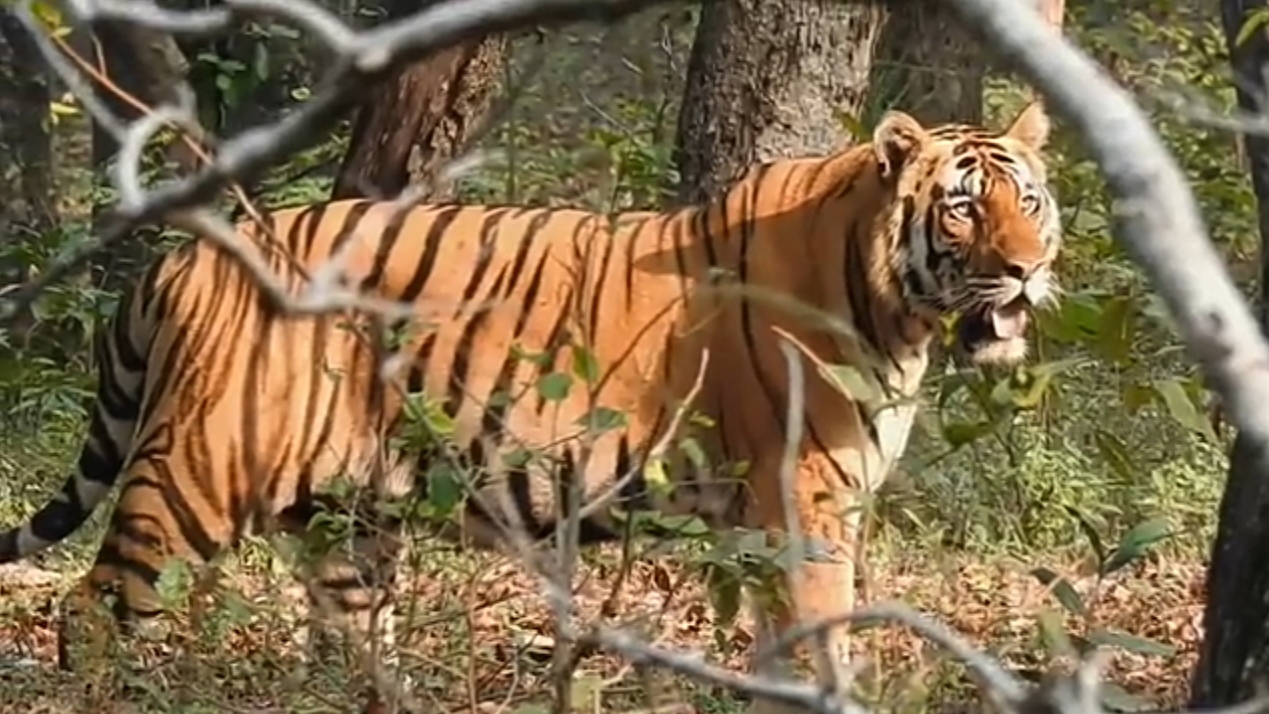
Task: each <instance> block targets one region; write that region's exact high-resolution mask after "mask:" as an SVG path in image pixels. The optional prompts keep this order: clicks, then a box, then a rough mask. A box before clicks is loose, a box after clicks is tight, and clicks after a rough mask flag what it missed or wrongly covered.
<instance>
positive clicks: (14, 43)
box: [0, 8, 57, 280]
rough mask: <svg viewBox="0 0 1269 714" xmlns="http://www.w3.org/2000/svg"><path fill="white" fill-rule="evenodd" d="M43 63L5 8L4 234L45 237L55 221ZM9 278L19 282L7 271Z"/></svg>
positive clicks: (1, 95)
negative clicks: (41, 234) (39, 235)
mask: <svg viewBox="0 0 1269 714" xmlns="http://www.w3.org/2000/svg"><path fill="white" fill-rule="evenodd" d="M43 67H44V60H43V58H42V57H41V56H40V53H39V50H38V49H37V48H36V47H35V43H34V42H33V41H32V40H31V37H30V35H28V34H27V31H26V28H25V27H23V25H22V22H21V21H20V20H18V18H17V17H16V16H15V15H14V14H13V13H12V12H10V11H9V10H7V9H3V8H0V157H3V163H2V164H0V179H3V180H2V181H0V183H3V185H4V186H6V187H8V189H7V190H6V192H5V202H4V206H3V209H2V210H0V236H9V237H10V238H13V239H20V238H21V237H23V236H29V235H32V232H34V233H41V232H43V231H44V230H45V229H47V228H49V227H50V226H52V225H53V224H54V223H55V222H56V220H57V216H56V206H55V205H54V203H53V199H54V196H55V194H56V192H55V191H54V190H53V174H52V170H53V165H52V163H53V162H52V158H53V157H52V145H51V142H50V137H49V132H48V130H47V128H46V124H45V119H46V117H47V116H48V107H49V99H50V96H49V87H48V81H47V77H46V75H45V73H44V69H43ZM4 272H5V275H4V279H6V280H11V279H20V278H17V277H15V276H13V275H11V274H10V271H8V270H5V271H4Z"/></svg>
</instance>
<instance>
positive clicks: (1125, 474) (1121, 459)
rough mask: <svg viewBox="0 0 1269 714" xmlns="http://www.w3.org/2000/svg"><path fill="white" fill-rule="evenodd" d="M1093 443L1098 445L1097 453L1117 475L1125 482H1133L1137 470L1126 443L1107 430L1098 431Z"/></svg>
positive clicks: (1094, 434) (1094, 435)
mask: <svg viewBox="0 0 1269 714" xmlns="http://www.w3.org/2000/svg"><path fill="white" fill-rule="evenodd" d="M1093 442H1094V443H1096V444H1097V453H1099V454H1101V457H1102V459H1104V460H1105V461H1106V465H1108V466H1110V468H1111V470H1112V471H1114V472H1115V475H1116V476H1118V477H1119V478H1121V479H1123V480H1124V481H1125V482H1131V481H1132V476H1133V471H1134V470H1135V469H1133V466H1132V457H1131V456H1129V455H1128V447H1127V446H1125V445H1124V442H1122V441H1120V439H1119V437H1117V436H1115V435H1114V434H1112V433H1110V432H1108V431H1106V430H1105V429H1097V430H1095V431H1094V432H1093Z"/></svg>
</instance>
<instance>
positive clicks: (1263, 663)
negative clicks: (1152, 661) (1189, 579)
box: [1191, 0, 1269, 709]
mask: <svg viewBox="0 0 1269 714" xmlns="http://www.w3.org/2000/svg"><path fill="white" fill-rule="evenodd" d="M1263 7H1264V3H1263V2H1262V0H1222V2H1221V15H1222V20H1223V23H1224V26H1225V37H1226V44H1227V47H1228V48H1229V53H1230V61H1231V63H1232V65H1233V69H1234V74H1235V76H1236V77H1237V78H1238V81H1237V82H1236V83H1235V84H1236V87H1237V90H1238V104H1239V106H1240V107H1241V108H1242V109H1243V110H1244V111H1248V112H1259V111H1260V107H1259V101H1258V99H1257V98H1258V97H1262V96H1265V92H1266V91H1267V90H1269V82H1267V81H1266V77H1265V75H1264V72H1263V68H1264V67H1266V66H1269V34H1266V31H1265V29H1264V28H1261V29H1259V30H1257V31H1256V32H1254V33H1252V34H1251V36H1250V37H1249V38H1248V39H1247V41H1246V42H1244V43H1243V44H1242V45H1239V46H1235V42H1234V40H1235V38H1236V37H1237V36H1238V34H1239V31H1240V29H1241V27H1242V25H1243V23H1244V22H1246V21H1247V19H1248V17H1250V13H1251V12H1252V11H1255V10H1261V9H1263ZM1244 141H1245V144H1244V145H1245V148H1246V152H1247V163H1248V164H1250V166H1251V179H1252V185H1253V187H1254V189H1255V192H1256V201H1257V203H1258V204H1259V217H1260V241H1261V279H1260V292H1261V300H1260V305H1261V313H1260V318H1261V325H1262V327H1266V328H1269V313H1267V312H1266V302H1265V298H1266V297H1269V282H1266V280H1267V279H1269V248H1267V247H1266V244H1265V241H1266V240H1269V140H1266V138H1265V137H1263V136H1261V135H1258V134H1256V133H1249V134H1248V135H1247V136H1246V137H1245V140H1244ZM1266 331H1267V332H1269V329H1266ZM1266 563H1269V444H1259V443H1251V442H1250V441H1249V440H1248V439H1247V438H1246V437H1244V436H1243V435H1242V434H1239V435H1238V436H1237V437H1236V438H1235V439H1234V448H1233V451H1232V453H1231V454H1230V464H1229V479H1228V482H1227V484H1226V486H1225V494H1224V497H1223V498H1222V499H1221V506H1220V521H1219V525H1218V526H1217V531H1216V542H1215V544H1214V545H1213V548H1212V560H1211V564H1210V565H1209V566H1208V572H1207V608H1206V611H1205V612H1204V613H1203V627H1204V631H1205V632H1206V635H1205V637H1204V639H1203V644H1202V646H1201V647H1200V649H1199V660H1198V664H1197V665H1196V666H1195V672H1194V682H1193V688H1192V693H1191V707H1192V708H1195V709H1207V708H1213V707H1221V706H1227V705H1231V704H1234V703H1237V702H1241V701H1244V700H1246V699H1248V698H1250V697H1251V696H1252V695H1253V694H1254V690H1255V689H1258V688H1259V686H1260V685H1262V684H1263V683H1264V681H1265V679H1266V676H1267V675H1269V568H1266V567H1265V564H1266Z"/></svg>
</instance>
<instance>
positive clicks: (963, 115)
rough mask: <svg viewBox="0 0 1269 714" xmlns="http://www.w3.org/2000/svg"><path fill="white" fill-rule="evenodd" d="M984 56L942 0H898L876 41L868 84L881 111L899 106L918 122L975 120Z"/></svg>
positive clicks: (980, 112)
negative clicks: (875, 53)
mask: <svg viewBox="0 0 1269 714" xmlns="http://www.w3.org/2000/svg"><path fill="white" fill-rule="evenodd" d="M986 71H987V61H986V57H985V53H984V52H983V50H982V42H981V41H979V40H978V39H977V38H976V37H975V36H974V35H973V34H972V33H971V32H970V31H969V30H968V29H966V28H965V27H964V26H963V25H962V24H961V21H960V18H959V17H958V16H957V14H956V12H954V11H953V7H952V5H951V4H950V3H947V2H945V0H897V1H896V2H894V3H892V5H891V7H890V17H889V18H888V19H887V20H886V23H885V25H884V26H883V28H882V30H881V35H880V38H879V39H878V40H877V59H876V62H875V65H874V66H873V77H872V87H873V91H874V93H875V94H874V96H875V97H876V100H875V101H876V103H877V104H878V105H880V106H876V107H874V108H875V109H876V110H878V113H880V111H884V110H886V109H891V108H894V109H902V110H903V111H905V112H908V113H909V114H911V115H913V116H915V117H916V118H917V119H918V120H920V121H921V122H922V123H923V124H927V125H929V124H942V123H946V122H961V123H970V124H977V123H978V122H980V121H981V120H982V118H983V116H982V115H983V75H984V74H985V73H986Z"/></svg>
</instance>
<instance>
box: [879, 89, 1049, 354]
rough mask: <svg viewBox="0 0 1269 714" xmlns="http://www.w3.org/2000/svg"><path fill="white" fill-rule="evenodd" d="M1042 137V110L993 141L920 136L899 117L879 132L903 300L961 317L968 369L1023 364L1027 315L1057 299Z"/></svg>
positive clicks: (957, 130)
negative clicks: (895, 207) (895, 209)
mask: <svg viewBox="0 0 1269 714" xmlns="http://www.w3.org/2000/svg"><path fill="white" fill-rule="evenodd" d="M1048 134H1049V121H1048V117H1047V115H1046V114H1045V112H1044V110H1043V108H1042V107H1041V105H1040V104H1039V103H1033V104H1032V105H1030V106H1028V107H1027V108H1026V109H1024V110H1023V111H1022V113H1021V114H1019V115H1018V117H1017V118H1016V119H1015V120H1014V122H1013V124H1012V125H1011V126H1010V127H1009V129H1007V130H1006V131H1005V132H1003V133H1000V134H992V133H988V132H986V131H983V130H977V129H972V128H968V127H951V126H949V127H944V128H939V129H934V130H928V131H927V130H926V129H924V128H923V127H922V126H921V125H920V124H919V123H917V121H916V120H915V119H913V118H912V117H910V116H908V115H906V114H902V113H899V112H892V113H890V114H888V115H886V116H885V117H884V118H883V119H882V121H881V123H880V124H879V125H878V127H877V132H876V136H875V137H874V148H875V150H876V152H877V158H878V161H879V165H880V167H881V172H882V177H883V180H889V181H895V182H896V186H895V189H896V196H897V200H898V202H899V206H900V208H899V210H900V211H901V227H902V236H901V238H900V241H901V242H900V245H899V246H898V247H899V251H898V253H897V260H898V262H899V263H900V264H899V265H896V266H895V267H896V268H897V269H898V270H899V272H900V274H901V275H902V276H903V286H904V290H905V292H906V295H907V297H908V299H909V300H911V301H912V302H913V303H914V304H916V305H918V306H920V307H923V308H925V309H928V310H932V311H934V312H936V313H938V314H940V315H956V316H958V317H959V320H958V322H957V330H956V341H957V343H958V347H959V348H961V349H962V350H963V351H964V352H965V354H966V355H967V356H968V357H969V359H970V361H971V362H973V363H975V364H1013V363H1016V362H1019V361H1021V360H1022V359H1023V358H1025V357H1026V354H1027V331H1028V327H1029V325H1030V322H1031V315H1032V311H1033V310H1034V309H1035V308H1037V307H1039V306H1041V305H1044V304H1046V303H1048V302H1050V301H1052V300H1053V299H1054V295H1055V292H1056V281H1055V278H1054V275H1053V267H1052V266H1053V261H1054V259H1055V258H1056V257H1057V254H1058V249H1059V247H1060V244H1061V226H1060V216H1059V212H1058V206H1057V202H1056V200H1055V199H1054V198H1053V195H1052V194H1051V193H1050V192H1049V190H1048V188H1047V186H1046V175H1045V167H1044V163H1043V161H1042V160H1041V157H1040V153H1039V152H1040V150H1041V149H1042V148H1043V146H1044V144H1045V142H1046V140H1047V138H1048Z"/></svg>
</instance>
